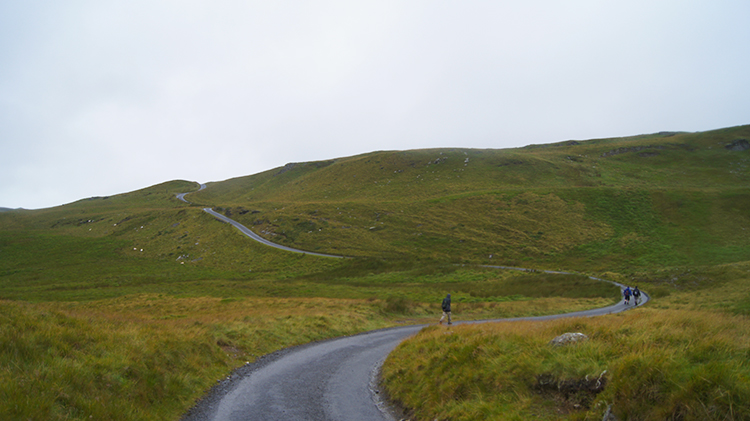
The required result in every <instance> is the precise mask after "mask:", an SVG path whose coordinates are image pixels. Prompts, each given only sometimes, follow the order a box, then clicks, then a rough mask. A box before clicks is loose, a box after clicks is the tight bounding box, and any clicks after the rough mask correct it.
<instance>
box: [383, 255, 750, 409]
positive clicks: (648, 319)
mask: <svg viewBox="0 0 750 421" xmlns="http://www.w3.org/2000/svg"><path fill="white" fill-rule="evenodd" d="M666 274H669V277H667V278H665V277H664V275H666ZM640 281H641V282H643V283H645V284H646V285H648V286H644V289H647V288H651V287H652V286H656V285H658V284H660V283H663V282H669V283H672V287H671V288H670V294H668V295H665V296H663V297H661V298H659V299H658V300H655V301H653V302H651V303H649V304H648V305H647V306H646V307H644V308H639V309H637V310H635V311H629V312H626V313H621V314H617V315H612V316H605V317H599V318H577V319H566V320H558V321H551V322H523V323H512V324H509V323H493V324H486V325H478V326H477V325H471V326H456V327H453V328H451V329H445V328H442V327H441V328H438V327H432V328H429V329H425V330H423V331H422V332H421V333H420V334H419V335H417V336H416V337H415V338H414V339H411V340H407V341H406V342H404V343H402V344H401V345H400V346H399V347H398V348H397V349H396V350H395V351H394V352H393V353H392V354H391V355H390V356H389V358H388V359H387V360H386V362H385V364H384V366H383V385H384V388H385V390H386V391H387V392H388V394H389V395H390V396H391V398H392V399H394V400H395V401H396V402H397V403H398V404H400V405H401V406H403V407H405V408H407V410H408V411H409V415H410V419H414V420H426V419H429V420H431V419H455V420H462V419H465V420H474V419H519V420H520V419H530V418H534V419H581V420H583V419H601V417H602V414H604V412H605V411H606V410H607V408H609V407H610V406H611V410H612V412H613V413H614V414H615V415H616V416H617V417H618V418H619V419H639V420H663V419H683V420H740V419H748V418H749V417H750V404H749V402H750V387H749V386H748V385H750V383H748V381H750V365H748V363H747V355H748V353H750V323H749V321H748V320H747V314H748V313H747V310H746V309H747V304H746V303H747V302H748V298H747V297H748V296H750V295H748V292H749V291H750V290H748V288H749V287H748V285H750V263H747V262H745V263H741V264H733V265H725V266H717V267H710V268H703V269H698V270H689V271H687V270H685V271H683V272H679V271H677V270H676V268H672V269H671V270H668V271H666V272H665V273H661V274H659V276H654V277H653V278H652V279H648V280H647V279H644V278H641V279H640ZM642 286H643V284H642ZM566 332H581V333H584V334H586V335H588V336H589V338H590V339H589V340H588V341H586V342H583V343H577V344H574V345H569V346H566V347H554V346H552V345H550V344H549V342H550V340H551V339H552V338H554V337H556V336H558V335H560V334H563V333H566ZM600 378H601V379H602V381H603V382H604V387H603V388H602V389H601V390H597V393H591V391H590V390H587V389H586V388H585V387H580V388H579V389H575V388H571V387H570V385H579V386H580V385H584V386H585V385H588V386H589V387H590V385H591V383H590V382H588V383H587V382H586V381H587V380H591V379H600Z"/></svg>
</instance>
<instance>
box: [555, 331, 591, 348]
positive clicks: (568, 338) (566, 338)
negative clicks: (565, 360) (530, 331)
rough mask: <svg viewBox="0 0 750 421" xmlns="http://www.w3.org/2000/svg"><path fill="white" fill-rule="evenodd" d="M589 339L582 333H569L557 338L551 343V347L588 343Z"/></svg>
mask: <svg viewBox="0 0 750 421" xmlns="http://www.w3.org/2000/svg"><path fill="white" fill-rule="evenodd" d="M588 339H589V337H588V336H586V335H584V334H583V333H580V332H568V333H563V334H562V335H560V336H558V337H556V338H555V339H553V340H551V341H550V345H554V346H565V345H568V344H572V343H576V342H581V341H586V340H588Z"/></svg>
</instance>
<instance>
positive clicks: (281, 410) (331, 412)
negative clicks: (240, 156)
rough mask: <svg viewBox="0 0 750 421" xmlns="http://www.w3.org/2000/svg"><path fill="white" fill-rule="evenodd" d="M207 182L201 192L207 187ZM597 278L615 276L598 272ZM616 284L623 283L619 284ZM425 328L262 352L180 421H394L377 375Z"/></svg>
mask: <svg viewBox="0 0 750 421" xmlns="http://www.w3.org/2000/svg"><path fill="white" fill-rule="evenodd" d="M201 186H202V188H201V190H202V189H203V188H204V186H205V185H201ZM180 195H181V196H180ZM180 195H178V196H177V197H178V198H179V199H180V200H182V201H184V202H187V200H185V198H184V195H185V194H184V193H181V194H180ZM187 203H190V202H187ZM203 210H204V211H205V212H207V213H209V214H211V215H213V216H214V217H216V218H218V219H220V220H221V221H223V222H227V223H230V224H232V225H234V226H235V227H236V228H237V229H239V230H240V231H241V232H242V233H243V234H245V235H247V236H248V237H250V238H252V239H253V240H255V241H259V242H261V243H263V244H265V245H269V246H272V247H276V248H280V249H283V250H287V251H292V252H296V253H307V254H312V255H317V256H325V257H336V258H341V257H343V256H334V255H328V254H322V253H312V252H306V251H303V250H297V249H292V248H289V247H284V246H280V245H278V244H275V243H272V242H270V241H268V240H266V239H264V238H262V237H260V236H258V235H257V234H255V233H253V232H252V231H250V230H249V229H248V228H246V227H245V226H243V225H242V224H239V223H238V222H236V221H234V220H232V219H230V218H227V217H226V216H224V215H221V214H219V213H217V212H214V211H213V210H211V209H210V208H204V209H203ZM486 267H491V268H496V269H503V270H521V271H529V269H524V268H514V267H505V266H486ZM545 272H547V273H555V274H565V273H566V272H555V271H545ZM592 279H597V280H600V281H603V282H611V281H606V280H603V279H598V278H592ZM612 283H614V284H616V285H618V286H620V288H624V286H623V285H621V284H618V283H616V282H612ZM647 301H649V296H648V295H647V294H645V293H643V296H642V304H645V303H646V302H647ZM642 304H641V305H642ZM632 308H634V307H633V306H632V305H625V304H624V303H623V302H622V301H620V302H618V303H617V304H615V305H612V306H609V307H604V308H598V309H591V310H585V311H578V312H573V313H566V314H556V315H549V316H538V317H518V318H508V319H494V320H480V321H467V322H457V323H454V324H474V323H487V322H512V321H520V320H531V321H542V320H552V319H559V318H566V317H593V316H601V315H605V314H611V313H618V312H621V311H625V310H629V309H632ZM425 326H426V325H413V326H403V327H396V328H389V329H381V330H375V331H371V332H366V333H362V334H359V335H353V336H346V337H341V338H335V339H330V340H327V341H321V342H313V343H310V344H307V345H302V346H299V347H294V348H288V349H283V350H281V351H277V352H275V353H272V354H269V355H267V356H264V357H261V358H259V359H258V360H257V361H255V362H254V363H252V364H246V365H245V366H243V367H241V368H239V369H237V370H235V371H234V372H233V373H232V374H231V375H230V376H229V377H227V378H226V379H224V380H222V381H220V382H219V383H218V384H217V385H216V386H215V387H213V388H212V389H211V390H210V391H209V392H208V394H207V395H206V396H205V397H204V398H202V399H201V400H200V401H199V402H198V403H197V404H196V406H195V407H193V408H192V409H191V410H190V411H189V412H188V413H187V414H185V415H184V417H183V418H182V420H183V421H199V420H200V421H206V420H217V421H219V420H221V421H224V420H227V421H235V420H236V421H239V420H258V421H261V420H262V421H275V420H279V421H281V420H284V421H287V420H310V421H318V420H320V421H323V420H347V421H350V420H358V421H369V420H373V421H386V420H389V421H391V420H395V419H398V418H395V416H394V415H393V413H392V412H391V410H390V408H389V407H388V405H387V404H386V403H385V402H383V401H382V400H381V399H380V393H379V391H378V386H377V382H376V378H377V373H378V371H379V368H380V366H381V364H382V362H383V361H384V360H385V358H386V357H387V356H388V354H389V353H390V352H391V351H392V350H393V349H394V348H395V347H396V346H397V345H398V344H399V343H401V341H403V340H404V339H406V338H408V337H410V336H412V335H414V334H416V333H417V332H419V331H420V330H421V329H422V328H423V327H425Z"/></svg>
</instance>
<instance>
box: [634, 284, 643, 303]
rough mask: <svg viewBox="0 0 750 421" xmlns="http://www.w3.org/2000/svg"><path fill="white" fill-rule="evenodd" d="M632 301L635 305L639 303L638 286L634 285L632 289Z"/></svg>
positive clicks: (639, 293) (639, 292) (639, 291)
mask: <svg viewBox="0 0 750 421" xmlns="http://www.w3.org/2000/svg"><path fill="white" fill-rule="evenodd" d="M633 301H634V302H635V305H638V304H640V303H641V290H639V289H638V287H635V289H634V290H633Z"/></svg>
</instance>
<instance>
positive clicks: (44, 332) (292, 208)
mask: <svg viewBox="0 0 750 421" xmlns="http://www.w3.org/2000/svg"><path fill="white" fill-rule="evenodd" d="M746 139H750V126H741V127H733V128H727V129H722V130H715V131H710V132H702V133H674V132H670V133H658V134H653V135H643V136H634V137H628V138H617V139H595V140H587V141H582V140H578V141H566V142H560V143H556V144H549V145H531V146H527V147H524V148H517V149H506V150H489V149H488V150H478V149H434V150H413V151H380V152H372V153H368V154H363V155H358V156H353V157H346V158H337V159H332V160H329V161H320V162H307V163H293V164H287V165H286V166H284V167H280V168H276V169H273V170H269V171H266V172H263V173H259V174H254V175H250V176H246V177H240V178H235V179H231V180H226V181H222V182H215V183H208V186H207V188H206V189H204V190H201V191H198V188H199V185H198V184H197V183H194V182H187V181H173V182H168V183H164V184H160V185H156V186H152V187H149V188H145V189H142V190H139V191H135V192H131V193H127V194H122V195H116V196H111V197H96V198H89V199H84V200H80V201H78V202H74V203H71V204H66V205H64V206H59V207H54V208H49V209H42V210H35V211H27V210H11V211H3V212H0V300H2V301H0V333H2V334H0V338H2V339H0V380H2V381H1V382H0V384H3V385H4V386H2V388H1V389H0V396H2V397H3V398H4V399H0V402H3V403H0V414H10V416H11V418H31V419H84V418H86V419H88V417H89V416H90V415H94V416H95V417H99V418H109V419H164V418H176V417H178V416H179V414H181V413H182V412H183V411H184V410H185V409H186V408H187V407H189V406H190V405H191V403H192V402H193V401H194V400H195V399H196V398H197V397H199V396H200V395H201V393H202V392H203V391H204V390H205V389H206V388H207V387H209V386H210V385H211V384H212V382H215V380H216V378H218V377H220V376H222V375H225V374H226V373H227V372H228V371H229V370H231V368H232V367H236V366H238V365H240V364H243V363H244V362H245V361H251V360H253V359H254V358H256V357H257V356H258V355H262V354H264V353H267V352H270V351H273V350H274V349H278V348H280V347H284V346H289V345H293V344H299V343H304V342H307V341H310V340H314V339H320V338H325V337H331V336H336V335H341V334H348V333H354V332H358V331H362V330H366V329H371V328H374V327H381V326H387V325H392V324H394V323H404V322H407V323H408V322H416V321H428V320H432V319H433V318H434V315H435V314H436V313H437V312H438V308H439V302H440V299H441V298H442V297H443V296H444V294H445V292H446V291H450V292H452V294H453V297H454V300H455V302H456V303H457V304H456V309H455V313H456V316H457V317H460V318H464V319H466V318H482V317H504V316H520V315H537V314H549V313H554V312H559V311H572V310H577V309H582V308H590V307H595V306H600V305H604V304H607V303H611V302H612V301H613V300H617V294H618V291H617V289H616V288H613V287H607V286H606V285H602V284H601V283H596V282H592V281H591V280H589V279H588V278H587V277H584V276H550V275H545V274H540V273H536V274H522V273H513V272H506V271H498V270H493V269H488V268H485V267H482V266H481V265H487V264H491V265H507V266H522V267H527V268H539V269H563V270H568V271H579V272H582V273H586V274H591V275H598V276H601V277H604V278H607V279H613V280H618V281H621V282H629V283H640V284H641V286H642V287H643V288H644V289H646V290H648V291H649V292H651V293H652V295H654V296H656V297H657V298H659V299H658V300H656V301H655V302H654V304H653V305H651V306H650V307H649V309H647V310H648V311H652V312H654V314H653V315H654V317H657V318H659V317H666V314H667V313H669V314H670V315H671V314H674V313H672V312H674V311H683V312H697V313H690V314H689V315H688V316H684V317H683V316H680V317H683V318H682V319H680V317H678V318H677V319H675V320H677V321H674V322H673V323H674V324H675V325H676V326H677V325H679V324H680V321H679V320H694V319H695V318H696V317H697V318H700V317H702V316H701V315H705V314H706V312H708V313H710V314H711V315H716V314H719V315H721V316H716V317H719V318H720V319H717V320H721V321H720V322H717V323H728V322H726V321H725V319H722V318H721V317H729V318H732V317H736V318H739V320H741V321H742V322H743V323H746V318H747V317H748V315H750V290H748V287H747V286H746V285H750V282H748V271H747V264H748V263H747V262H748V261H750V235H748V234H749V233H750V169H749V166H750V150H748V149H746V148H745V145H747V140H746ZM184 192H192V193H190V194H188V195H187V197H186V198H187V199H188V200H189V201H190V202H191V204H188V203H184V202H181V201H179V200H177V199H176V194H177V193H184ZM206 206H210V207H213V208H214V209H215V210H217V211H220V212H223V213H224V214H226V215H228V216H230V217H232V218H234V219H236V220H238V221H240V222H242V223H243V224H245V225H246V226H248V227H251V228H252V229H253V230H254V231H255V232H256V233H258V234H260V235H262V236H264V237H266V238H268V239H270V240H272V241H275V242H278V243H280V244H284V245H288V246H292V247H295V248H300V249H305V250H310V251H318V252H324V253H332V254H340V255H346V256H351V257H354V258H353V259H330V258H318V257H313V256H305V255H299V254H294V253H288V252H284V251H280V250H276V249H271V248H268V247H265V246H262V245H260V244H256V243H254V242H252V241H250V240H248V239H247V238H246V237H244V236H242V235H241V234H240V233H239V232H237V230H235V229H234V228H233V227H231V226H229V225H228V224H224V223H221V222H219V221H217V220H216V219H215V218H213V217H211V216H210V215H208V214H206V213H205V212H203V211H202V208H203V207H206ZM644 311H645V310H644ZM665 312H666V313H665ZM686 314H687V313H686ZM670 317H672V316H670ZM711 317H714V316H711ZM710 319H711V318H710V317H709V318H708V319H707V320H710ZM670 320H672V319H670ZM601 323H602V324H604V325H607V322H606V321H603V322H601ZM686 323H688V322H686ZM590 326H591V329H593V330H597V329H598V331H599V332H605V331H608V329H611V331H612V332H618V331H620V330H622V329H625V327H622V325H618V324H616V323H615V324H613V325H612V326H610V327H606V326H605V327H601V326H600V325H599V324H597V325H590ZM563 327H565V326H563ZM561 328H562V327H561ZM618 329H619V330H618ZM530 331H531V330H530ZM461 335H466V336H464V337H465V338H470V337H471V335H472V333H471V332H468V331H466V332H464V333H461ZM493 335H495V337H503V335H505V334H493ZM743 335H745V333H744V332H740V333H735V336H738V337H745V336H743ZM649 339H654V338H649ZM654 340H660V341H662V342H660V343H669V342H668V341H667V342H664V341H663V340H662V339H658V338H656V339H654ZM534 341H539V339H530V340H528V341H522V342H523V343H527V344H528V343H533V342H534ZM741 341H744V342H742V343H744V345H738V346H739V348H738V349H739V350H738V351H736V352H735V351H732V352H731V353H729V354H727V355H730V357H727V358H728V359H729V360H730V361H732V364H734V363H735V362H736V360H733V359H732V358H734V357H732V356H733V355H734V356H736V355H740V354H742V352H747V343H746V341H745V340H744V339H742V340H741ZM677 342H679V341H677ZM502 343H505V342H503V341H500V345H497V344H495V345H497V346H505V345H502ZM495 345H493V346H495ZM621 345H623V344H621V343H615V344H614V345H611V344H610V345H608V346H614V347H615V348H616V347H618V346H621ZM626 345H627V346H628V347H630V349H633V351H632V352H642V351H640V350H638V348H637V347H635V346H633V345H632V344H626ZM669 346H672V345H669ZM674 346H684V343H683V342H679V344H677V345H674ZM743 350H744V351H743ZM446 352H447V353H450V352H452V351H450V350H448V351H446ZM605 354H606V353H605ZM628 355H630V354H628ZM597 358H599V359H600V360H601V361H604V362H603V363H602V364H601V365H597V366H596V367H597V369H599V368H601V367H602V366H604V365H606V364H608V363H609V362H612V361H614V360H612V359H607V358H606V357H597ZM691 358H693V357H691ZM695 358H697V357H695ZM467 361H468V360H467ZM561 364H562V363H561ZM612 364H614V363H612ZM623 364H625V363H623ZM592 367H593V366H592ZM623 367H624V366H623ZM402 368H403V367H402ZM403 369H404V370H406V369H407V368H403ZM459 369H460V367H459ZM577 370H578V371H579V372H581V370H582V369H577ZM592 370H593V368H592ZM532 371H533V370H532ZM584 371H585V370H584ZM393 372H394V373H398V369H396V370H395V371H393ZM530 372H531V371H530ZM579 372H576V373H575V375H578V374H580V373H579ZM610 372H611V370H610ZM537 374H539V373H537ZM564 375H566V374H565V372H564V371H558V372H555V376H558V377H559V376H564ZM571 375H573V374H571ZM696 375H697V374H696ZM740 380H741V379H740ZM738 381H739V380H738ZM461 387H463V386H461ZM524 387H525V386H524ZM393 392H394V393H397V391H396V389H394V390H393ZM425 393H428V392H425ZM467 393H468V392H467ZM608 393H610V395H603V396H607V399H610V400H611V399H613V396H616V395H615V394H613V393H615V392H608ZM732 393H736V394H737V396H740V397H742V396H746V395H744V394H743V393H745V392H743V391H739V392H732ZM469 395H471V393H469V394H468V395H466V396H465V397H464V398H465V399H466V402H467V405H468V404H469V402H470V399H469V398H470V396H469ZM480 395H481V394H480ZM532 395H533V394H532ZM424 396H427V395H424ZM472 396H473V395H472ZM464 398H462V399H464ZM425 399H426V400H425V401H424V402H432V403H430V406H432V405H433V404H434V402H433V401H430V400H429V399H427V398H425ZM450 399H455V396H453V397H450ZM602 399H604V398H602ZM618 399H621V398H618ZM746 401H750V395H748V399H747V400H746ZM103 402H106V403H103ZM424 402H422V403H424ZM529 402H531V403H529ZM544 402H546V401H544ZM544 402H542V403H539V402H537V401H536V400H534V399H530V400H527V401H524V404H523V405H526V406H528V407H529V408H531V409H530V411H532V412H533V411H535V410H536V409H535V408H537V409H538V408H539V407H540V405H541V406H544V405H548V404H545V403H544ZM403 403H404V404H405V405H407V406H409V407H411V408H413V409H414V411H415V412H414V414H415V417H417V418H419V417H420V415H419V414H420V412H419V408H417V406H418V404H419V402H417V403H416V404H415V403H414V402H412V401H408V399H406V398H404V401H403ZM638 404H639V405H644V403H643V402H642V401H638ZM513 405H515V404H513ZM523 405H521V406H523ZM645 405H647V404H645ZM516 406H518V405H516ZM553 406H554V405H553ZM435 408H437V407H435ZM435 411H438V412H436V413H435V412H426V413H424V414H425V415H424V417H425V418H426V417H431V418H429V419H434V417H435V416H440V414H445V413H442V412H439V411H440V410H439V409H435ZM592 411H593V409H592ZM553 412H554V411H553ZM577 413H578V414H581V412H576V411H573V412H572V414H573V415H571V416H573V417H575V416H578V415H575V414H577ZM452 416H455V415H452ZM519 416H521V415H519ZM526 416H528V413H526ZM581 416H582V415H581ZM553 419H554V417H553ZM644 419H647V418H644ZM717 419H718V418H717Z"/></svg>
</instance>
